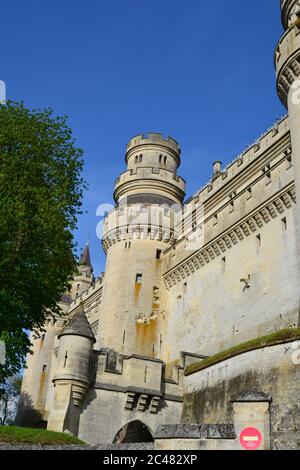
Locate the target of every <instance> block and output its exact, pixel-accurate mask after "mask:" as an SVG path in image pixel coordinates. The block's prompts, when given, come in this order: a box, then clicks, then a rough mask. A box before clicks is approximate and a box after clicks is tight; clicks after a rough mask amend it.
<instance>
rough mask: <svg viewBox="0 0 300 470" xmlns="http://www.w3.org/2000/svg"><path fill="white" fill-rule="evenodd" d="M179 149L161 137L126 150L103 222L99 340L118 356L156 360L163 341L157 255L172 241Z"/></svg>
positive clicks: (180, 184) (179, 195) (181, 186)
mask: <svg viewBox="0 0 300 470" xmlns="http://www.w3.org/2000/svg"><path fill="white" fill-rule="evenodd" d="M180 153H181V151H180V147H179V145H178V144H177V142H176V141H175V140H174V139H172V138H171V137H169V138H167V139H164V138H163V136H162V135H161V134H149V135H148V136H147V137H145V136H143V135H139V136H137V137H135V138H133V139H132V140H130V142H129V143H128V145H127V148H126V155H125V161H126V163H127V171H126V172H125V173H123V174H122V175H121V176H120V177H119V178H118V179H117V180H116V185H115V192H114V198H115V202H116V208H115V209H114V210H113V211H111V212H110V213H109V214H108V215H107V217H106V219H105V222H104V233H103V247H104V250H105V252H106V254H107V263H106V271H105V277H104V289H103V298H102V308H101V312H102V320H101V321H100V325H99V332H98V335H99V336H98V337H99V338H100V343H101V346H102V347H107V348H110V349H113V350H114V351H116V352H119V353H122V354H140V355H147V356H153V357H158V356H159V355H160V351H161V349H162V344H163V341H164V324H165V307H164V305H165V301H166V296H165V292H164V286H163V283H162V253H163V251H164V250H165V249H166V248H168V247H169V246H171V244H172V243H173V241H174V216H175V213H176V211H178V210H179V209H180V208H181V205H182V201H183V198H184V195H185V192H184V191H185V182H184V180H183V179H182V178H180V177H179V176H177V169H178V167H179V165H180Z"/></svg>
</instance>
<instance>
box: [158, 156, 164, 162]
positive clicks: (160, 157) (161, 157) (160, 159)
mask: <svg viewBox="0 0 300 470" xmlns="http://www.w3.org/2000/svg"><path fill="white" fill-rule="evenodd" d="M162 159H163V156H162V155H160V156H159V163H161V162H162Z"/></svg>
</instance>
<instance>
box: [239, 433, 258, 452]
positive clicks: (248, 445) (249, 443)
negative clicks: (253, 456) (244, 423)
mask: <svg viewBox="0 0 300 470" xmlns="http://www.w3.org/2000/svg"><path fill="white" fill-rule="evenodd" d="M262 440H263V438H262V435H261V432H260V431H259V430H258V429H256V428H246V429H244V430H243V431H242V432H241V434H240V443H241V445H242V446H243V447H244V449H246V450H257V449H258V448H259V447H260V445H261V443H262Z"/></svg>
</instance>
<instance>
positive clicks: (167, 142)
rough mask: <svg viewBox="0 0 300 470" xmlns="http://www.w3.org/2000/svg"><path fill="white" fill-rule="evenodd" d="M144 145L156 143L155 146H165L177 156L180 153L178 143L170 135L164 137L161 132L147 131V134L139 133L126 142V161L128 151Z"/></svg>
mask: <svg viewBox="0 0 300 470" xmlns="http://www.w3.org/2000/svg"><path fill="white" fill-rule="evenodd" d="M145 145H157V146H161V147H165V148H167V149H169V150H171V151H172V152H173V153H175V154H176V155H177V156H178V158H179V157H180V154H181V148H180V145H179V144H178V142H177V141H176V140H175V139H173V138H172V137H167V138H166V139H165V138H164V137H163V135H162V134H156V133H149V134H147V135H145V134H140V135H137V136H135V137H133V138H132V139H131V140H130V141H129V142H128V144H127V147H126V161H127V157H128V154H129V152H131V151H132V150H133V149H136V148H137V147H141V146H145Z"/></svg>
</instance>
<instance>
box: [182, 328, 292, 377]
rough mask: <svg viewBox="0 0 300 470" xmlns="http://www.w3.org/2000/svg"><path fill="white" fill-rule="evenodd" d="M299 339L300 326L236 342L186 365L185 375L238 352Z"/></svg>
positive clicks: (224, 359)
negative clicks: (212, 354)
mask: <svg viewBox="0 0 300 470" xmlns="http://www.w3.org/2000/svg"><path fill="white" fill-rule="evenodd" d="M299 339H300V328H288V329H285V330H281V331H276V332H275V333H271V334H269V335H266V336H261V337H260V338H255V339H252V340H250V341H247V342H246V343H241V344H238V345H237V346H234V347H233V348H230V349H227V350H225V351H221V352H219V353H218V354H215V355H214V356H211V357H208V358H207V359H204V360H203V361H201V362H196V363H195V364H191V365H189V366H187V367H186V369H185V375H191V374H195V373H196V372H200V371H201V370H204V369H207V368H208V367H211V366H213V365H215V364H218V363H219V362H222V361H226V360H227V359H231V358H232V357H235V356H238V355H240V354H243V353H246V352H249V351H254V350H255V349H262V348H264V347H267V346H275V345H276V344H282V343H287V342H289V341H296V340H299Z"/></svg>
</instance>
